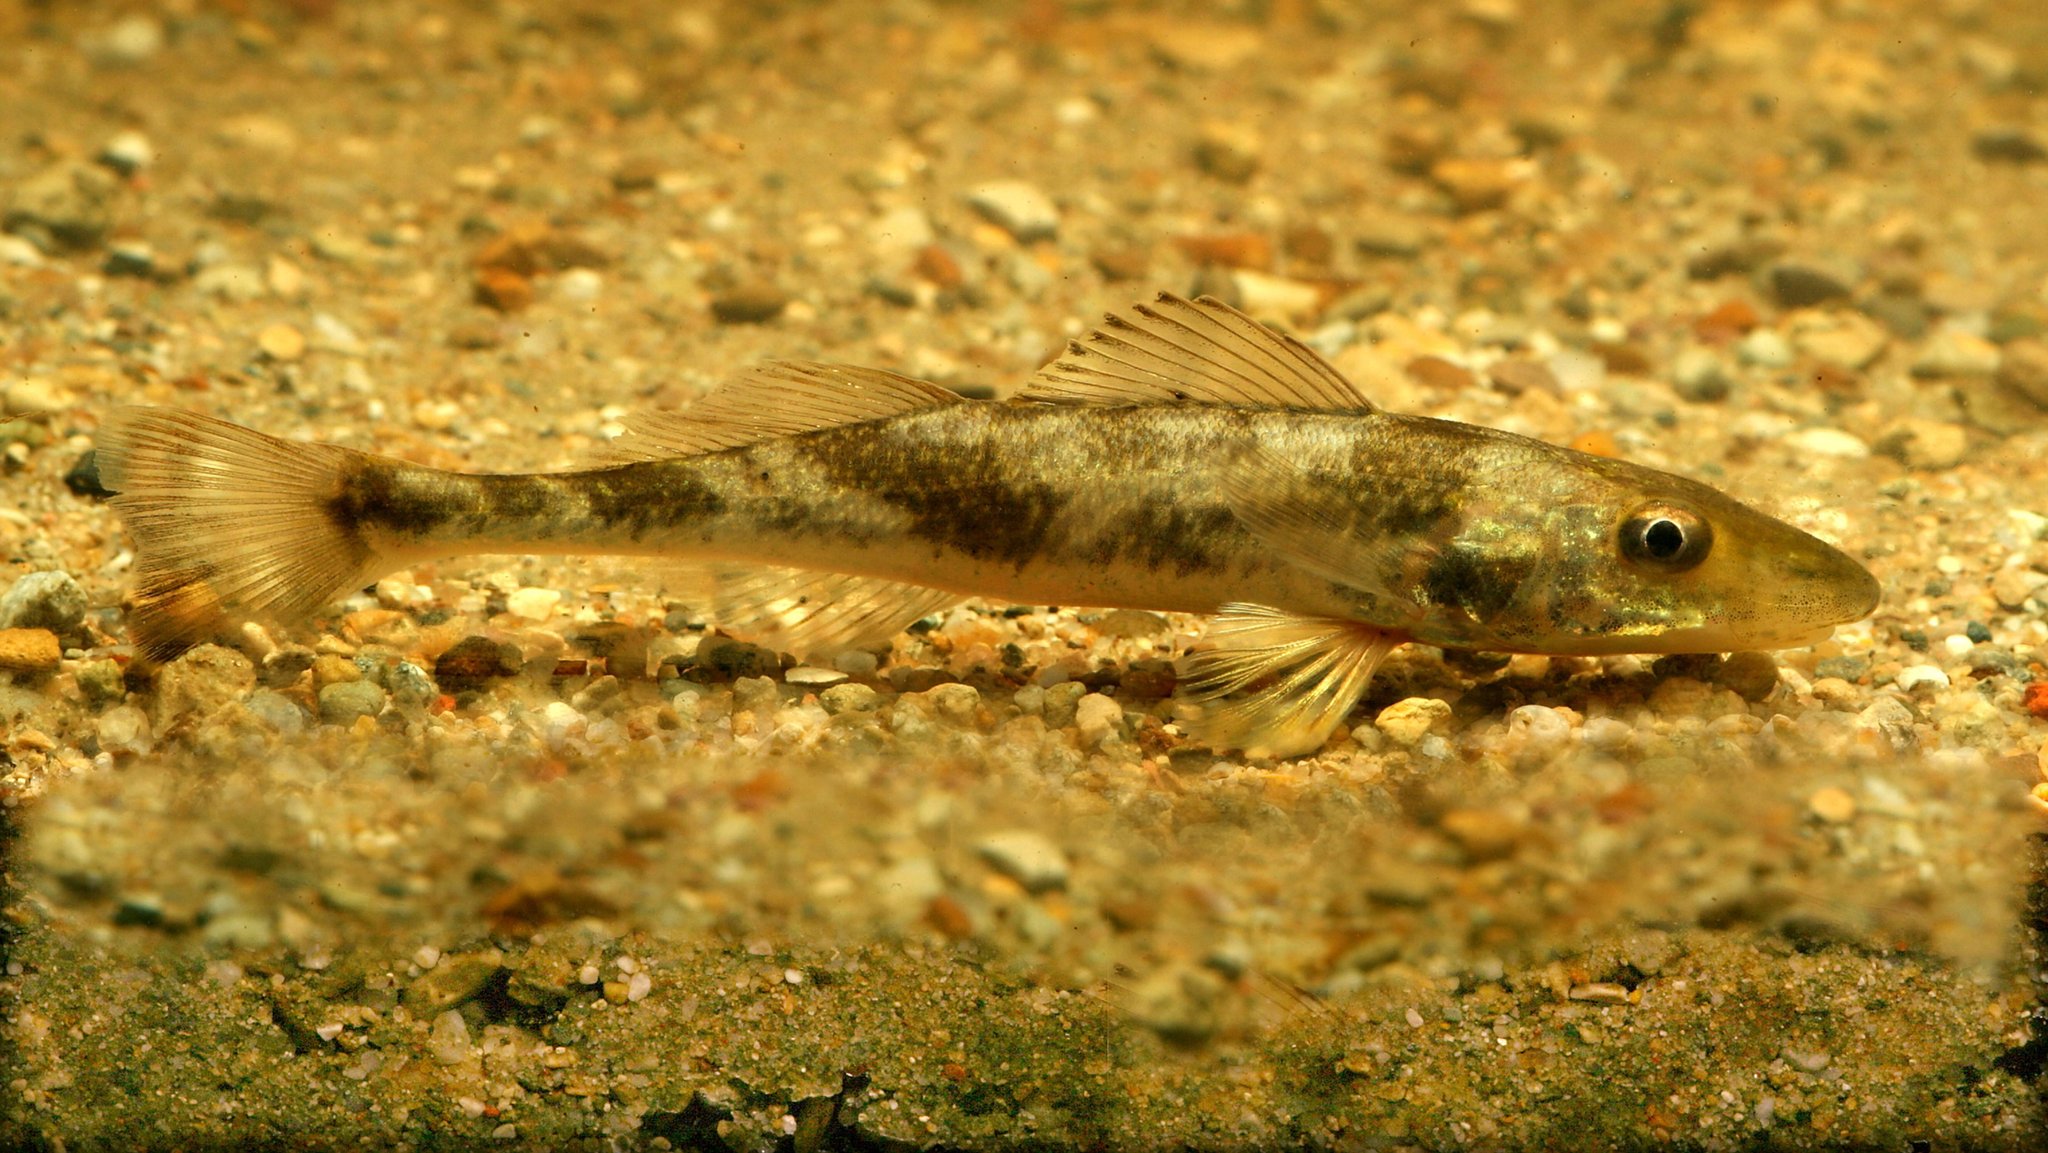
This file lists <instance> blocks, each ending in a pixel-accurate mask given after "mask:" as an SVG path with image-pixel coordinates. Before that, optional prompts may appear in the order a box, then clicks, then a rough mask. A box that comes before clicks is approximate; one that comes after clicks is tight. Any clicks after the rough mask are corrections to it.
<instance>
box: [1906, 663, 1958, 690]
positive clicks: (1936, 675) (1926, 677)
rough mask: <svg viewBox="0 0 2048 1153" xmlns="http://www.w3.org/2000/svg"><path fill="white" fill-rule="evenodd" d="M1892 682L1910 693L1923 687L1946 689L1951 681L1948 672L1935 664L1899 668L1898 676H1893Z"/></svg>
mask: <svg viewBox="0 0 2048 1153" xmlns="http://www.w3.org/2000/svg"><path fill="white" fill-rule="evenodd" d="M1892 683H1893V684H1894V685H1896V686H1898V688H1899V689H1901V690H1902V691H1905V692H1909V693H1910V692H1912V691H1914V690H1915V689H1921V688H1937V689H1945V688H1947V687H1948V684H1949V681H1948V674H1947V673H1945V672H1942V671H1941V670H1940V669H1938V668H1936V667H1934V666H1933V665H1907V666H1906V667H1905V668H1903V669H1900V670H1899V674H1898V676H1896V677H1894V678H1892Z"/></svg>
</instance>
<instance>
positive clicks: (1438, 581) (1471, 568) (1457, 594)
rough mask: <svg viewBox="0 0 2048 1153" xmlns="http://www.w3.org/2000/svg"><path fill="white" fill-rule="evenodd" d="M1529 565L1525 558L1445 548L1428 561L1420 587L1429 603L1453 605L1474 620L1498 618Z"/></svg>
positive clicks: (1518, 591)
mask: <svg viewBox="0 0 2048 1153" xmlns="http://www.w3.org/2000/svg"><path fill="white" fill-rule="evenodd" d="M1533 568H1534V563H1533V562H1532V561H1531V559H1530V558H1528V557H1523V556H1514V555H1505V556H1493V555H1488V554H1487V553H1485V552H1482V551H1479V550H1477V549H1464V548H1449V549H1445V550H1444V551H1443V552H1441V553H1439V554H1438V555H1437V556H1436V558H1435V559H1434V560H1433V561H1432V562H1431V563H1430V566H1429V571H1428V572H1427V573H1425V574H1424V575H1423V578H1422V590H1423V593H1424V594H1425V595H1426V596H1427V597H1428V598H1429V601H1430V603H1432V604H1440V605H1455V606H1457V607H1458V608H1459V609H1461V610H1463V611H1464V613H1465V615H1467V616H1468V617H1470V618H1472V619H1473V620H1475V621H1485V620H1489V619H1501V618H1504V617H1505V615H1506V613H1507V610H1508V608H1509V607H1510V606H1512V605H1513V604H1514V602H1515V597H1516V595H1517V594H1519V593H1520V592H1521V589H1522V585H1523V583H1524V582H1525V581H1527V580H1528V579H1529V574H1530V572H1531V571H1532V569H1533Z"/></svg>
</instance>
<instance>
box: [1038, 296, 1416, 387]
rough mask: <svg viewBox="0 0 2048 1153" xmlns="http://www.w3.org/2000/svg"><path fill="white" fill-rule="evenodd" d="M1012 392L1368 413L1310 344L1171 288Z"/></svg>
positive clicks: (1105, 325)
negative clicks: (1189, 297)
mask: <svg viewBox="0 0 2048 1153" xmlns="http://www.w3.org/2000/svg"><path fill="white" fill-rule="evenodd" d="M1018 398H1019V399H1021V400H1039V401H1049V402H1052V403H1056V404H1157V403H1159V402H1162V401H1174V400H1192V401H1198V402H1200V403H1203V404H1228V405H1271V406H1276V407H1281V408H1312V409H1326V410H1330V411H1335V412H1372V411H1375V406H1374V404H1373V403H1372V402H1371V401H1370V400H1367V399H1366V398H1365V397H1364V396H1363V395H1361V394H1360V393H1359V391H1358V389H1357V388H1356V387H1355V386H1354V385H1353V384H1352V383H1351V382H1350V381H1348V380H1345V379H1344V377H1343V375H1342V374H1341V373H1339V372H1338V371H1337V370H1336V369H1334V368H1332V367H1330V364H1329V362H1328V361H1326V360H1324V359H1323V358H1322V357H1321V356H1319V355H1317V353H1316V351H1315V350H1314V349H1312V348H1310V347H1309V346H1307V345H1305V344H1303V343H1301V342H1300V341H1298V340H1296V339H1294V338H1293V337H1291V336H1288V335H1287V334H1285V333H1282V332H1276V331H1274V330H1273V329H1270V328H1267V327H1266V326H1265V325H1263V324H1260V323H1259V322H1258V321H1256V320H1253V319H1252V318H1251V317H1249V316H1246V315H1245V314H1244V313H1242V312H1239V311H1238V310H1236V309H1235V308H1232V307H1230V306H1229V305H1227V304H1225V303H1223V302H1222V301H1220V300H1217V299H1216V298H1214V297H1211V296H1204V297H1202V298H1201V299H1199V300H1192V301H1191V300H1184V299H1182V298H1181V297H1178V296H1175V295H1173V294H1172V293H1170V292H1162V293H1160V294H1159V299H1157V300H1156V301H1154V302H1153V303H1151V304H1134V305H1132V306H1131V307H1129V308H1127V309H1124V310H1122V311H1120V312H1112V313H1110V314H1109V315H1108V316H1106V317H1104V318H1103V322H1102V326H1101V327H1100V328H1097V329H1096V330H1095V331H1093V332H1091V333H1089V334H1088V335H1087V336H1085V337H1083V338H1082V339H1080V340H1077V341H1075V342H1073V343H1072V344H1071V345H1069V346H1068V348H1067V354H1066V355H1065V356H1062V357H1061V358H1060V359H1058V360H1056V361H1054V362H1053V363H1051V364H1049V365H1046V366H1045V367H1044V368H1042V369H1039V370H1038V374H1037V375H1036V376H1033V377H1032V378H1031V380H1030V382H1029V383H1028V384H1026V385H1025V387H1024V391H1023V392H1022V393H1020V394H1019V396H1018Z"/></svg>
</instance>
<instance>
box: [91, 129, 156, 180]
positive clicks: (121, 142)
mask: <svg viewBox="0 0 2048 1153" xmlns="http://www.w3.org/2000/svg"><path fill="white" fill-rule="evenodd" d="M95 159H97V160H98V161H99V162H100V163H101V164H104V165H106V166H107V167H109V168H111V169H113V170H114V171H116V172H118V173H120V174H121V175H123V176H133V175H135V174H136V173H138V172H140V171H142V170H143V169H145V168H148V167H149V166H150V165H152V164H155V163H156V146H155V145H153V144H151V143H150V142H149V137H147V136H144V135H143V134H142V133H140V132H136V131H134V130H133V129H130V130H129V131H126V132H116V133H115V134H114V135H113V136H111V137H108V138H107V142H106V143H105V144H102V145H100V150H99V154H98V155H97V156H96V157H95Z"/></svg>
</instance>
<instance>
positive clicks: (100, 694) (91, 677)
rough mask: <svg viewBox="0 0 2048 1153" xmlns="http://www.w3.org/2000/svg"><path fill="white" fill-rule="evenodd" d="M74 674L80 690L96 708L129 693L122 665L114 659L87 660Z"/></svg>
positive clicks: (113, 701) (88, 702) (87, 701)
mask: <svg viewBox="0 0 2048 1153" xmlns="http://www.w3.org/2000/svg"><path fill="white" fill-rule="evenodd" d="M72 675H73V679H74V680H75V681H76V682H77V683H78V691H79V692H80V693H83V694H84V695H85V700H86V703H87V704H90V705H92V706H93V707H94V708H98V707H100V706H102V705H111V704H113V703H115V702H116V701H119V700H120V699H121V698H123V697H125V696H127V695H128V685H127V683H126V682H125V681H124V680H123V679H122V677H121V666H120V665H119V664H118V663H116V662H114V661H107V660H99V661H87V662H85V663H84V664H82V665H80V666H78V671H77V672H76V673H74V674H72Z"/></svg>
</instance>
